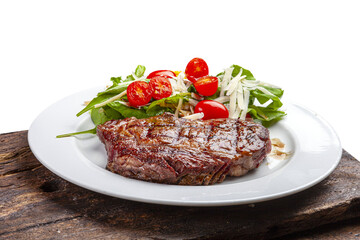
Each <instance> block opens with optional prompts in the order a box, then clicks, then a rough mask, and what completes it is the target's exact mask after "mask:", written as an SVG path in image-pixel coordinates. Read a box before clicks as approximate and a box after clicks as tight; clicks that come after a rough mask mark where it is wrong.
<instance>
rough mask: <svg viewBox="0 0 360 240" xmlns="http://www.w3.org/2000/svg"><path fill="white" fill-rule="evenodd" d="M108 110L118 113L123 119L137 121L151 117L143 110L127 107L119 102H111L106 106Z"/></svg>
mask: <svg viewBox="0 0 360 240" xmlns="http://www.w3.org/2000/svg"><path fill="white" fill-rule="evenodd" d="M107 105H108V106H109V107H110V108H112V109H114V110H115V111H117V112H119V113H120V114H121V115H122V116H123V117H124V118H130V117H136V118H137V119H141V118H148V117H152V115H151V114H148V113H147V112H146V110H145V109H143V108H140V109H139V108H133V107H128V106H126V105H124V104H122V103H119V102H111V103H108V104H107Z"/></svg>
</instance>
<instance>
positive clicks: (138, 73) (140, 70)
mask: <svg viewBox="0 0 360 240" xmlns="http://www.w3.org/2000/svg"><path fill="white" fill-rule="evenodd" d="M145 70H146V67H145V66H142V65H138V66H137V67H136V69H135V75H136V76H137V77H142V76H143V75H144V73H145Z"/></svg>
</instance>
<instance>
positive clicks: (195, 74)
mask: <svg viewBox="0 0 360 240" xmlns="http://www.w3.org/2000/svg"><path fill="white" fill-rule="evenodd" d="M185 75H186V77H187V79H189V80H190V81H192V82H195V81H196V79H197V78H200V77H204V76H207V75H209V67H208V65H207V63H206V62H205V61H204V60H203V59H202V58H193V59H192V60H191V61H190V62H189V63H188V64H187V66H186V69H185Z"/></svg>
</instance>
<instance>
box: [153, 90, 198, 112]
mask: <svg viewBox="0 0 360 240" xmlns="http://www.w3.org/2000/svg"><path fill="white" fill-rule="evenodd" d="M190 95H191V93H179V94H176V95H174V96H171V97H167V98H163V99H160V100H156V101H154V102H152V103H151V104H150V106H149V107H148V109H147V111H150V110H151V109H152V108H154V107H155V106H160V107H163V108H171V109H175V108H176V107H177V105H178V103H179V100H180V99H181V98H182V99H183V101H186V102H187V101H189V97H190Z"/></svg>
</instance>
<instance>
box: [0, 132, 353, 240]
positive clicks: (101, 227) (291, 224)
mask: <svg viewBox="0 0 360 240" xmlns="http://www.w3.org/2000/svg"><path fill="white" fill-rule="evenodd" d="M0 175H1V178H0V189H1V195H0V204H1V205H0V222H1V224H0V239H112V238H115V239H120V238H121V239H271V238H279V237H281V238H280V239H360V163H359V162H358V161H357V160H356V159H354V158H353V157H352V156H351V155H349V154H348V153H347V152H346V151H343V155H342V159H341V161H340V164H339V166H338V167H337V168H336V170H335V171H334V172H333V173H332V174H331V175H330V176H329V177H328V178H326V179H325V180H324V181H322V182H321V183H319V184H317V185H316V186H314V187H312V188H310V189H308V190H305V191H303V192H300V193H298V194H295V195H292V196H289V197H285V198H281V199H277V200H272V201H267V202H263V203H257V204H250V205H240V206H231V207H203V208H201V207H176V206H163V205H156V204H146V203H139V202H133V201H127V200H123V199H118V198H114V197H109V196H105V195H102V194H98V193H95V192H92V191H89V190H86V189H83V188H81V187H78V186H76V185H74V184H72V183H69V182H67V181H65V180H63V179H61V178H60V177H58V176H56V175H54V174H53V173H52V172H50V171H49V170H47V169H46V168H45V167H44V166H42V165H41V164H40V162H39V161H38V160H37V159H36V158H35V157H34V155H33V154H32V152H31V150H30V149H29V146H28V142H27V131H21V132H14V133H7V134H1V135H0Z"/></svg>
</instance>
